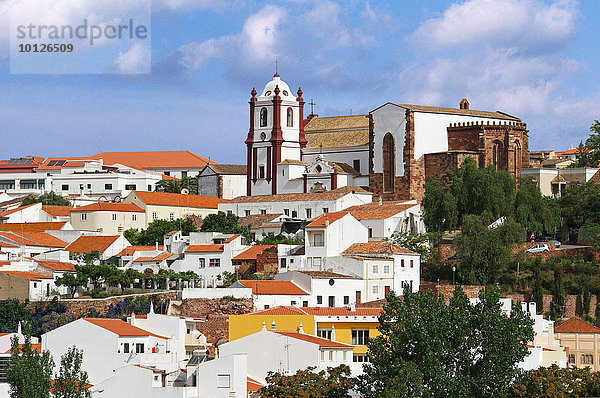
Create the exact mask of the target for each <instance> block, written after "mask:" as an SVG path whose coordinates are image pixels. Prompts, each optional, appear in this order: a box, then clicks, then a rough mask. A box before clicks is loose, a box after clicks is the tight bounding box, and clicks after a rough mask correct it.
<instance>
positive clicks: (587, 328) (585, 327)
mask: <svg viewBox="0 0 600 398" xmlns="http://www.w3.org/2000/svg"><path fill="white" fill-rule="evenodd" d="M554 332H555V333H600V328H599V327H597V326H594V325H592V324H591V323H587V322H585V321H582V320H581V319H579V318H571V319H568V320H566V321H564V322H562V323H559V324H558V325H554Z"/></svg>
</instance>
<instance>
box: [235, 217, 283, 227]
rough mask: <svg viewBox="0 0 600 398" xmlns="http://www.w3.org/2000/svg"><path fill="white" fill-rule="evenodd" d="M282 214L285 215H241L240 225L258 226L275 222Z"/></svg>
mask: <svg viewBox="0 0 600 398" xmlns="http://www.w3.org/2000/svg"><path fill="white" fill-rule="evenodd" d="M281 216H283V214H250V215H249V216H245V217H240V218H239V219H238V225H239V226H241V227H245V226H246V225H250V226H252V227H255V228H256V227H259V226H261V225H264V224H267V223H270V222H273V221H274V220H276V219H277V218H279V217H281Z"/></svg>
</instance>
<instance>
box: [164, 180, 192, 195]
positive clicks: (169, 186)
mask: <svg viewBox="0 0 600 398" xmlns="http://www.w3.org/2000/svg"><path fill="white" fill-rule="evenodd" d="M184 189H187V190H188V192H189V194H190V195H198V179H197V178H195V177H183V178H182V179H180V180H179V179H173V180H160V181H159V182H157V183H156V190H157V191H163V192H169V193H182V191H183V190H184Z"/></svg>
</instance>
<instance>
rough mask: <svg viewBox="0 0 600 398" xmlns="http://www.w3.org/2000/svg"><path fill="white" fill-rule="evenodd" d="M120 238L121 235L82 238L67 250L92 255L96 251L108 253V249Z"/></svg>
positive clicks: (76, 240)
mask: <svg viewBox="0 0 600 398" xmlns="http://www.w3.org/2000/svg"><path fill="white" fill-rule="evenodd" d="M118 238H119V235H113V236H80V237H79V238H77V239H75V241H73V242H72V243H71V244H70V245H69V246H67V247H66V250H68V251H70V252H71V253H91V252H93V251H94V250H98V251H99V252H100V253H104V251H106V249H108V248H109V247H110V245H112V244H113V243H114V242H115V241H116V240H117V239H118Z"/></svg>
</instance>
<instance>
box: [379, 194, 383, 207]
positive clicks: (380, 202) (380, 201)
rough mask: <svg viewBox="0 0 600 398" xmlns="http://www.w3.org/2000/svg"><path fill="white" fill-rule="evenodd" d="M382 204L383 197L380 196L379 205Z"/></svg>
mask: <svg viewBox="0 0 600 398" xmlns="http://www.w3.org/2000/svg"><path fill="white" fill-rule="evenodd" d="M382 204H383V198H382V197H381V196H380V197H379V206H381V205H382Z"/></svg>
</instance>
